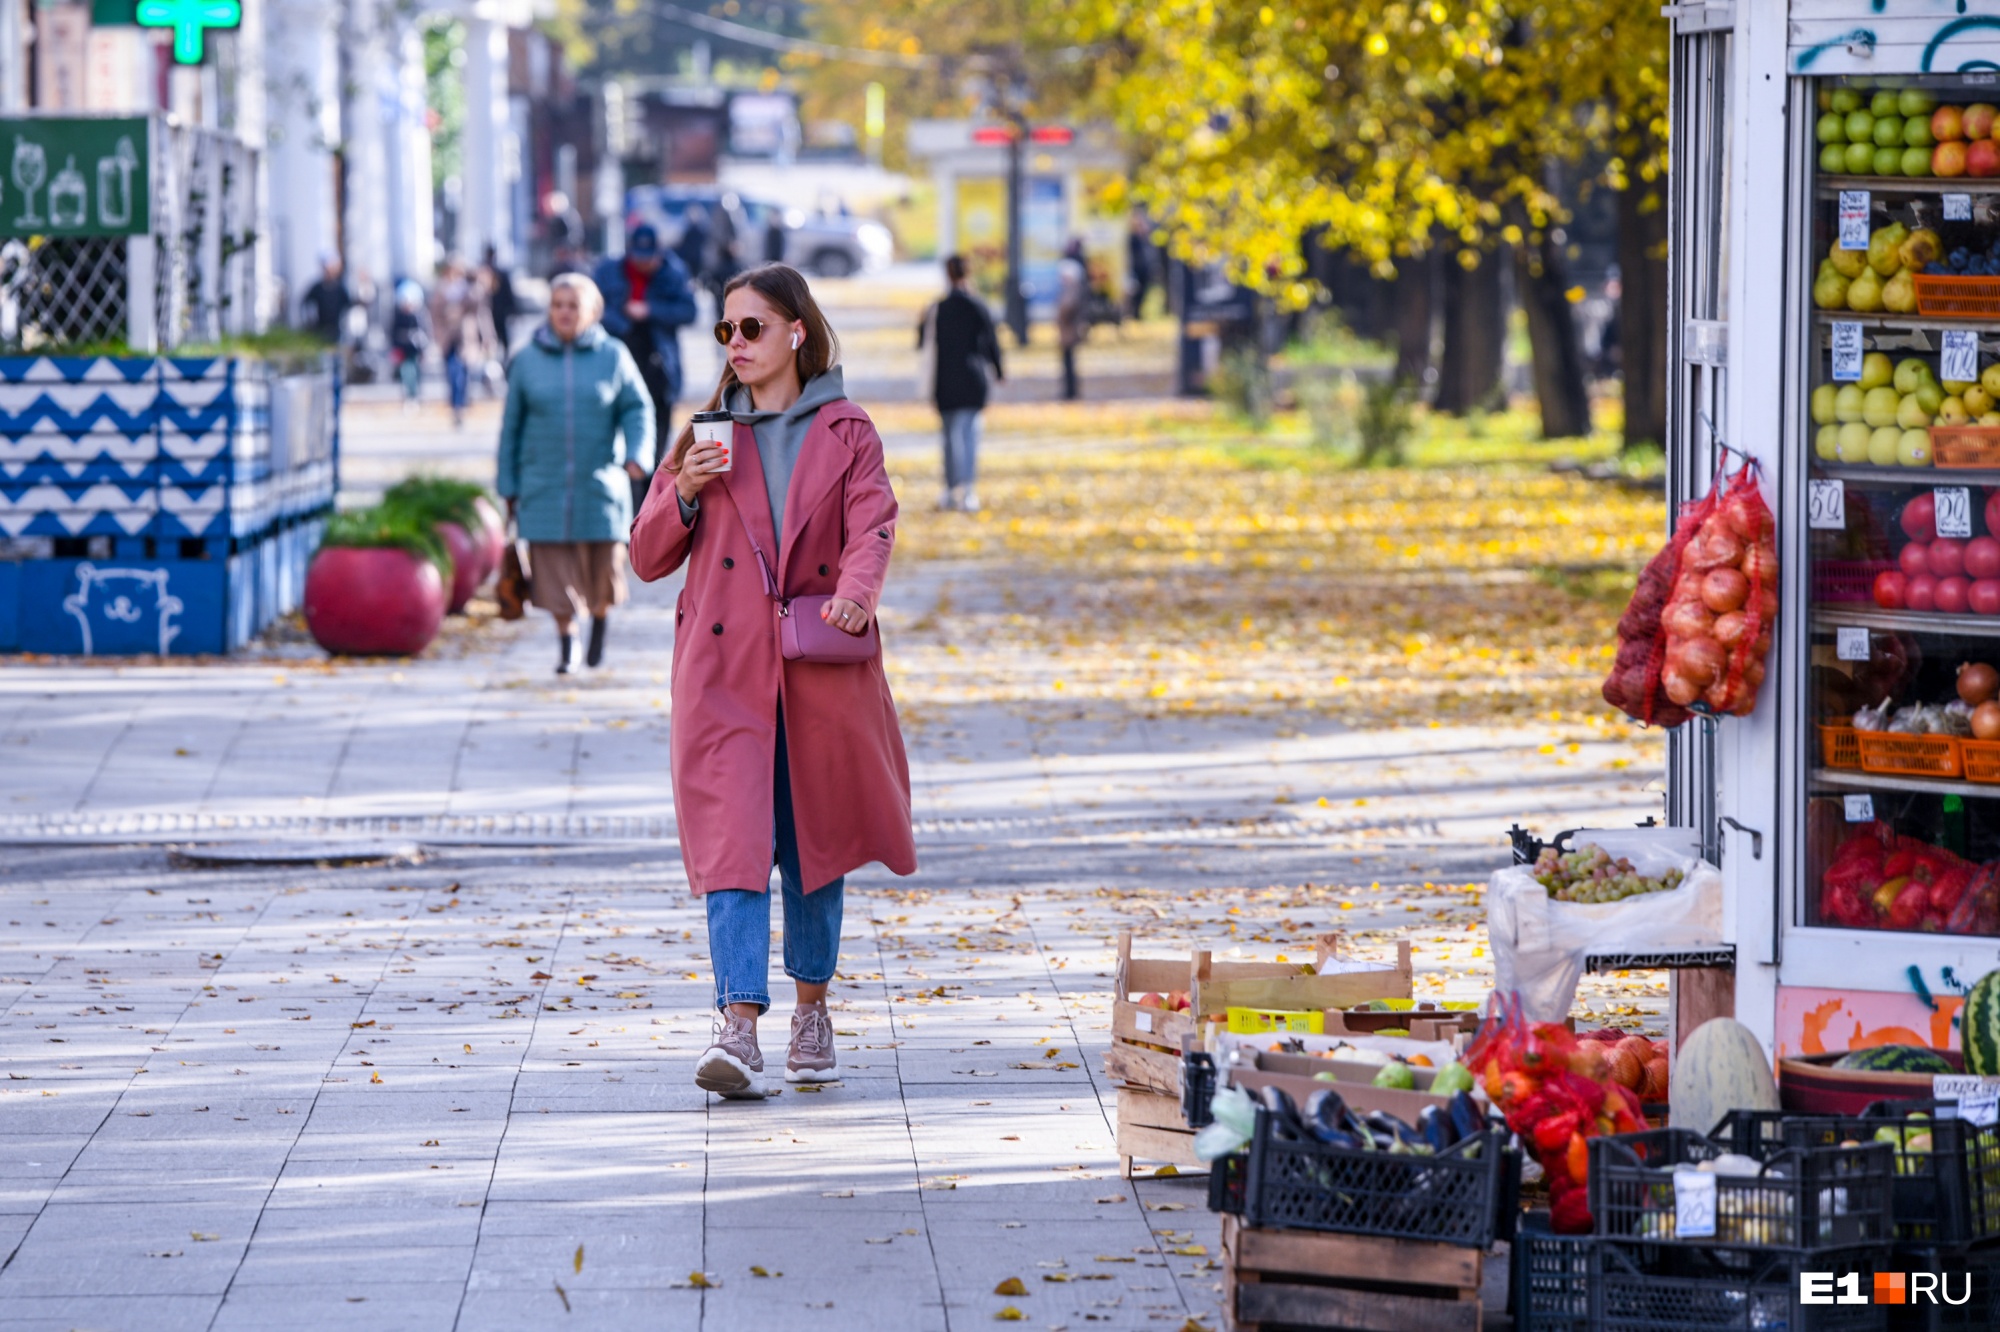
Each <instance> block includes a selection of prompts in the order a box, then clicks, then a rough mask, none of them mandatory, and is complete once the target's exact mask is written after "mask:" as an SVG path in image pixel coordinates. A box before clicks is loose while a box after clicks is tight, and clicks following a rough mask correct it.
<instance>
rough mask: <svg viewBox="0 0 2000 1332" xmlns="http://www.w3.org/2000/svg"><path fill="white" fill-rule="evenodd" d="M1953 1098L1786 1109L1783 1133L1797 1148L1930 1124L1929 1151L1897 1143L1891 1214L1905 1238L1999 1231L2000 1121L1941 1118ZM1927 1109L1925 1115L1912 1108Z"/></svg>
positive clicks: (1961, 1238)
mask: <svg viewBox="0 0 2000 1332" xmlns="http://www.w3.org/2000/svg"><path fill="white" fill-rule="evenodd" d="M1954 1105H1955V1103H1954V1102H1949V1101H1894V1102H1884V1103H1882V1104H1880V1105H1872V1106H1870V1107H1868V1109H1867V1110H1865V1111H1863V1112H1862V1113H1861V1114H1859V1115H1787V1116H1785V1122H1784V1129H1783V1131H1784V1135H1785V1140H1786V1142H1787V1143H1788V1144H1790V1145H1791V1146H1794V1147H1808V1148H1812V1147H1825V1146H1828V1145H1837V1144H1839V1143H1841V1142H1843V1141H1847V1140H1850V1139H1852V1140H1858V1141H1861V1142H1871V1141H1874V1139H1875V1135H1876V1132H1877V1131H1878V1130H1880V1129H1883V1128H1890V1127H1894V1128H1902V1129H1904V1130H1906V1131H1907V1130H1908V1129H1909V1128H1910V1127H1911V1126H1912V1125H1913V1124H1914V1125H1916V1126H1918V1127H1928V1128H1929V1129H1930V1134H1931V1147H1930V1150H1929V1151H1927V1152H1925V1151H1912V1150H1909V1149H1907V1148H1906V1147H1903V1146H1901V1145H1899V1144H1896V1143H1890V1144H1888V1147H1889V1150H1890V1151H1891V1152H1893V1153H1895V1158H1896V1165H1895V1171H1896V1173H1895V1176H1894V1178H1893V1180H1892V1181H1891V1183H1890V1193H1889V1207H1890V1214H1891V1216H1892V1217H1893V1219H1894V1221H1895V1224H1896V1240H1897V1242H1899V1243H1903V1244H1926V1245H1956V1244H1967V1243H1973V1242H1976V1241H1981V1240H1989V1239H1994V1238H2000V1126H1996V1125H1991V1124H1989V1125H1984V1126H1982V1125H1978V1124H1972V1123H1968V1122H1967V1121H1965V1120H1963V1119H1957V1118H1940V1117H1939V1115H1940V1111H1942V1110H1945V1109H1948V1108H1951V1107H1953V1106H1954ZM1919 1114H1921V1115H1923V1116H1925V1118H1924V1119H1923V1120H1921V1121H1918V1120H1913V1119H1912V1116H1913V1115H1919Z"/></svg>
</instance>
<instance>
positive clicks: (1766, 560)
mask: <svg viewBox="0 0 2000 1332" xmlns="http://www.w3.org/2000/svg"><path fill="white" fill-rule="evenodd" d="M1710 498H1711V499H1713V500H1714V504H1713V507H1712V508H1711V509H1710V511H1709V512H1708V514H1707V515H1706V516H1705V517H1703V518H1702V519H1701V520H1700V522H1699V523H1698V524H1697V525H1696V526H1695V528H1694V531H1693V534H1692V536H1691V537H1690V538H1689V540H1688V542H1687V544H1686V545H1685V546H1683V547H1682V548H1681V553H1680V564H1679V571H1678V573H1677V574H1676V575H1675V578H1674V584H1673V590H1672V591H1671V592H1670V593H1669V594H1668V596H1667V605H1666V609H1665V610H1663V611H1661V612H1660V629H1661V635H1662V638H1663V639H1664V640H1665V644H1666V652H1665V656H1664V658H1663V659H1662V661H1661V663H1660V690H1661V692H1662V693H1664V694H1665V695H1666V696H1667V701H1668V702H1670V703H1674V704H1677V705H1679V706H1681V707H1684V708H1692V709H1699V710H1705V711H1708V712H1713V713H1717V714H1722V713H1728V714H1732V715H1735V716H1738V717H1741V716H1746V715H1748V714H1749V712H1750V710H1751V708H1752V707H1754V706H1755V705H1756V702H1757V690H1758V688H1759V687H1760V686H1761V685H1762V684H1763V683H1764V659H1765V657H1766V656H1768V655H1769V654H1770V651H1771V627H1772V625H1773V624H1774V623H1775V622H1776V620H1777V615H1778V554H1777V546H1776V544H1775V533H1776V528H1775V524H1774V523H1773V522H1772V519H1771V510H1770V507H1769V506H1768V505H1766V504H1765V503H1764V496H1763V494H1762V493H1761V492H1760V491H1759V490H1758V488H1757V478H1756V475H1755V473H1754V472H1753V470H1752V469H1750V468H1748V467H1746V468H1744V469H1743V470H1742V471H1740V472H1738V473H1737V474H1736V475H1735V476H1733V477H1731V478H1730V479H1729V480H1728V482H1727V483H1726V484H1725V485H1723V486H1720V487H1718V488H1717V491H1714V492H1711V495H1710ZM1676 535H1679V534H1678V533H1676Z"/></svg>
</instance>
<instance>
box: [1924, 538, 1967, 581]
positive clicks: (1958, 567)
mask: <svg viewBox="0 0 2000 1332" xmlns="http://www.w3.org/2000/svg"><path fill="white" fill-rule="evenodd" d="M1924 557H1925V558H1926V559H1928V560H1929V561H1930V565H1931V572H1932V573H1933V574H1936V575H1937V576H1938V577H1939V578H1956V577H1957V576H1958V575H1959V574H1962V573H1964V572H1965V543H1964V542H1963V541H1960V540H1958V539H1957V538H1956V537H1939V538H1938V539H1937V540H1936V541H1933V542H1931V548H1930V549H1929V550H1928V551H1926V552H1924Z"/></svg>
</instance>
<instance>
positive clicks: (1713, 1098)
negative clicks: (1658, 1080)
mask: <svg viewBox="0 0 2000 1332" xmlns="http://www.w3.org/2000/svg"><path fill="white" fill-rule="evenodd" d="M1668 1087H1669V1092H1668V1097H1667V1101H1668V1106H1669V1109H1668V1112H1667V1115H1668V1117H1667V1124H1668V1126H1669V1127H1672V1128H1684V1129H1693V1130H1694V1131H1695V1132H1697V1133H1707V1132H1709V1131H1710V1130H1711V1129H1713V1128H1714V1127H1715V1126H1716V1124H1717V1123H1718V1122H1719V1121H1720V1120H1721V1119H1722V1117H1723V1116H1724V1115H1726V1114H1728V1113H1729V1112H1730V1111H1731V1110H1776V1109H1777V1108H1778V1080H1777V1079H1776V1078H1774V1077H1772V1076H1771V1056H1770V1055H1768V1054H1766V1053H1765V1052H1764V1047H1763V1045H1762V1044H1760V1043H1759V1042H1758V1040H1757V1037H1756V1036H1755V1035H1753V1034H1752V1033H1751V1031H1750V1028H1748V1027H1746V1026H1744V1025H1743V1024H1742V1023H1741V1022H1738V1021H1736V1020H1735V1019H1734V1018H1711V1019H1710V1020H1709V1021H1707V1022H1704V1023H1702V1024H1701V1025H1700V1026H1699V1027H1696V1028H1695V1029H1694V1031H1693V1033H1692V1034H1690V1035H1689V1036H1688V1038H1687V1041H1686V1042H1685V1043H1684V1044H1682V1046H1681V1049H1680V1054H1679V1056H1678V1057H1676V1058H1675V1060H1674V1061H1673V1072H1672V1075H1671V1076H1670V1078H1669V1082H1668Z"/></svg>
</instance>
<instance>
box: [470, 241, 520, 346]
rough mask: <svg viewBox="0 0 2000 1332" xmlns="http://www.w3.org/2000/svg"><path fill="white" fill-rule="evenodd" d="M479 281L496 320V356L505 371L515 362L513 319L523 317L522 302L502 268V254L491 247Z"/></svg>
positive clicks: (507, 273) (482, 262)
mask: <svg viewBox="0 0 2000 1332" xmlns="http://www.w3.org/2000/svg"><path fill="white" fill-rule="evenodd" d="M479 266H480V272H479V280H480V283H481V285H483V286H484V287H485V288H486V308H487V310H488V312H489V313H490V314H491V316H492V319H493V336H494V339H495V342H496V344H497V345H496V346H495V347H494V354H495V355H497V356H498V357H499V358H500V368H501V369H502V370H505V369H506V368H507V365H508V364H509V363H510V362H511V361H512V360H513V358H514V316H515V315H517V314H519V313H521V298H520V297H519V296H518V295H517V294H515V291H514V275H513V274H512V273H510V272H508V271H507V270H506V269H505V268H503V267H501V265H500V254H499V252H498V251H497V250H495V249H494V248H493V247H492V246H491V245H488V246H487V247H486V254H485V255H484V257H482V258H481V260H480V265H479Z"/></svg>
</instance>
